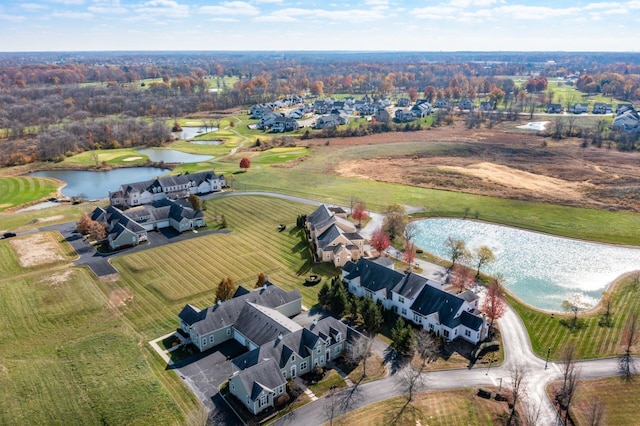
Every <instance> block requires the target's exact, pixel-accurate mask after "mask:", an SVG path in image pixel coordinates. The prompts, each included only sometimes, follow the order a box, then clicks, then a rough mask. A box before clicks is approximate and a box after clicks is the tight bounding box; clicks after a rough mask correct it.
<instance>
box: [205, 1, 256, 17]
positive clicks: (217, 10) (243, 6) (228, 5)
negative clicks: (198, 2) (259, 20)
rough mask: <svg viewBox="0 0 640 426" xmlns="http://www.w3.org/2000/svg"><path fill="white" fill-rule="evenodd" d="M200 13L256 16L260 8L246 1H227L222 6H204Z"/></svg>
mask: <svg viewBox="0 0 640 426" xmlns="http://www.w3.org/2000/svg"><path fill="white" fill-rule="evenodd" d="M198 10H199V11H200V13H205V14H207V15H232V16H255V15H259V14H260V10H259V9H258V8H257V7H255V6H253V5H251V4H249V3H247V2H244V1H225V2H222V3H220V6H202V7H201V8H200V9H198Z"/></svg>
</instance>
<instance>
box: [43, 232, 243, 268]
mask: <svg viewBox="0 0 640 426" xmlns="http://www.w3.org/2000/svg"><path fill="white" fill-rule="evenodd" d="M38 230H39V231H58V232H60V234H62V237H63V238H64V239H65V240H66V241H67V242H68V243H69V244H71V247H73V249H74V250H75V252H76V253H77V254H78V256H79V258H78V259H77V260H76V261H75V262H74V264H75V265H78V266H81V265H84V266H88V267H89V268H90V269H91V270H92V271H93V273H94V274H96V276H98V277H104V276H107V275H111V274H116V273H117V272H118V271H117V270H116V269H115V268H114V267H113V266H111V263H109V259H110V258H112V257H115V256H120V255H123V254H130V253H135V252H138V251H141V250H147V249H150V248H153V247H160V246H163V245H166V244H171V243H176V242H179V241H185V240H188V239H191V238H196V237H199V236H202V235H210V234H229V233H230V232H231V231H229V230H227V229H222V230H218V231H214V230H211V231H201V232H196V231H194V232H189V233H186V234H180V233H179V232H177V231H176V230H174V229H172V228H165V229H163V230H161V231H160V232H153V231H150V232H148V233H147V239H148V242H147V243H146V244H141V245H138V246H136V247H132V248H128V249H124V250H120V251H116V252H112V253H98V251H97V250H96V249H95V247H94V246H92V245H91V244H89V243H88V242H87V241H86V239H85V238H84V237H83V236H82V234H80V233H79V232H78V231H77V230H76V224H75V222H69V223H63V224H61V225H52V226H47V227H44V228H39V229H38Z"/></svg>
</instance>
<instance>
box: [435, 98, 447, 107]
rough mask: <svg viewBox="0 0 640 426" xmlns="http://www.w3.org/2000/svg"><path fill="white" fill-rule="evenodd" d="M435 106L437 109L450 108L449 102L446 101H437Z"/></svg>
mask: <svg viewBox="0 0 640 426" xmlns="http://www.w3.org/2000/svg"><path fill="white" fill-rule="evenodd" d="M433 106H434V107H436V108H449V101H448V100H446V99H437V100H436V101H435V102H434V104H433Z"/></svg>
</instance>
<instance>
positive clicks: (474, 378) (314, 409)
mask: <svg viewBox="0 0 640 426" xmlns="http://www.w3.org/2000/svg"><path fill="white" fill-rule="evenodd" d="M231 195H261V196H269V197H276V198H281V199H286V200H290V201H296V202H299V203H305V204H309V205H314V206H318V205H320V204H322V203H321V202H319V201H315V200H309V199H305V198H300V197H295V196H291V195H285V194H279V193H272V192H260V191H247V192H232V193H222V194H212V195H211V196H209V197H208V198H215V197H223V196H231ZM371 217H372V220H371V221H369V223H368V224H367V226H366V227H365V228H363V229H362V230H361V231H360V233H361V234H362V235H363V236H364V237H365V238H368V237H369V236H370V235H371V232H373V231H374V230H375V229H377V228H378V227H379V226H380V225H381V224H382V215H380V214H377V213H372V214H371ZM389 254H391V255H393V256H394V257H401V256H402V253H401V252H399V251H397V250H395V251H392V252H390V253H389ZM420 263H421V267H423V269H425V270H427V271H429V272H430V275H434V276H437V275H440V276H443V274H444V273H445V272H444V271H446V269H445V268H442V267H439V266H437V265H432V264H427V262H424V261H420ZM423 264H424V265H423ZM498 323H499V325H500V332H501V334H502V340H503V344H504V352H505V362H504V363H503V364H502V365H500V366H496V367H491V366H490V367H488V368H485V367H479V368H471V369H458V370H445V371H435V372H428V373H425V374H424V378H423V387H424V389H426V390H450V389H457V388H460V387H479V386H491V385H493V386H498V385H502V386H504V387H509V382H510V380H511V370H512V369H513V368H514V366H516V365H517V366H519V367H522V368H524V370H525V371H526V377H525V380H524V386H525V389H526V390H525V392H526V396H525V397H524V398H523V399H522V403H523V404H524V405H525V408H527V409H534V410H535V409H536V408H537V407H539V409H540V411H539V413H540V414H539V417H538V421H537V424H539V425H544V426H547V425H554V426H555V425H561V424H562V422H561V421H560V419H559V418H558V415H557V412H556V410H555V409H554V407H553V405H552V404H551V400H550V399H549V398H548V397H547V394H546V386H547V384H548V383H549V382H551V381H554V380H559V379H560V378H561V377H562V365H561V364H560V363H555V362H549V363H545V360H543V359H541V358H539V357H538V356H536V355H535V354H534V353H533V351H532V349H531V341H530V340H529V334H528V333H527V329H526V327H525V326H524V323H523V322H522V320H521V319H520V317H519V316H518V315H517V314H516V313H515V311H513V309H511V308H510V307H509V308H508V309H507V310H506V312H505V314H504V316H503V317H502V318H500V319H499V320H498ZM377 343H378V344H377V345H374V350H375V351H376V352H379V353H380V355H381V356H382V357H383V359H385V355H387V354H385V353H384V352H385V349H384V346H382V345H380V342H377ZM634 361H635V362H636V363H637V362H640V358H639V357H634ZM545 367H546V368H545ZM576 367H577V368H579V369H580V373H581V378H583V379H593V378H598V377H606V376H613V375H617V374H618V359H617V358H604V359H597V360H587V361H579V362H576ZM404 393H405V389H404V386H403V384H402V380H401V378H400V375H399V374H397V372H394V373H392V374H390V375H388V376H387V377H385V378H384V379H381V380H377V381H375V382H369V383H365V384H362V385H356V386H353V387H350V388H346V389H343V390H341V391H339V392H336V394H335V396H334V398H339V401H340V406H339V408H338V410H337V413H336V417H337V416H339V415H342V414H344V413H347V412H349V411H352V410H355V409H357V408H360V407H364V406H366V405H369V404H373V403H376V402H380V401H383V400H385V399H388V398H392V397H395V396H400V395H403V394H404ZM326 400H327V398H326V397H325V398H321V399H319V400H317V401H315V402H311V403H308V404H306V405H304V406H302V407H300V408H299V409H297V410H295V411H293V412H291V413H289V414H288V415H286V416H284V417H282V418H281V419H279V420H278V421H277V422H275V423H274V424H275V425H297V424H304V425H305V426H313V425H321V424H323V423H325V422H326V421H327V405H328V404H327V403H326Z"/></svg>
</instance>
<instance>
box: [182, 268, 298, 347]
mask: <svg viewBox="0 0 640 426" xmlns="http://www.w3.org/2000/svg"><path fill="white" fill-rule="evenodd" d="M301 311H302V296H301V295H300V292H299V291H298V290H292V291H285V290H283V289H281V288H280V287H278V286H276V285H274V284H272V283H271V282H270V281H269V280H267V282H266V283H265V284H264V285H263V286H262V287H260V288H259V289H256V290H253V291H248V290H247V289H245V288H243V287H238V290H237V291H236V294H235V295H234V296H233V297H232V298H231V299H229V300H226V301H224V302H218V303H216V304H215V305H213V306H210V307H208V308H206V309H204V310H202V311H201V310H199V309H197V308H196V307H194V306H192V305H189V304H188V305H185V307H184V308H183V309H182V311H180V313H179V314H178V319H179V320H180V329H181V330H182V331H184V332H185V333H186V334H188V335H189V337H190V339H191V342H192V343H193V344H194V345H195V346H196V347H197V348H198V350H200V351H205V350H207V349H210V348H212V347H213V346H215V345H218V344H220V343H223V342H226V341H227V340H231V339H234V340H236V341H238V342H239V343H240V344H241V345H243V346H246V347H247V348H249V349H250V350H252V349H255V348H256V347H258V346H259V345H260V344H263V343H264V342H267V341H269V340H272V339H275V338H276V337H277V336H278V335H279V333H288V332H291V331H296V330H298V329H299V328H300V326H298V325H297V324H296V323H294V322H293V321H291V320H289V319H288V318H290V317H293V316H295V315H297V314H299V313H300V312H301ZM275 312H277V314H276V313H275ZM285 318H286V320H285ZM256 319H258V320H256Z"/></svg>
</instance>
